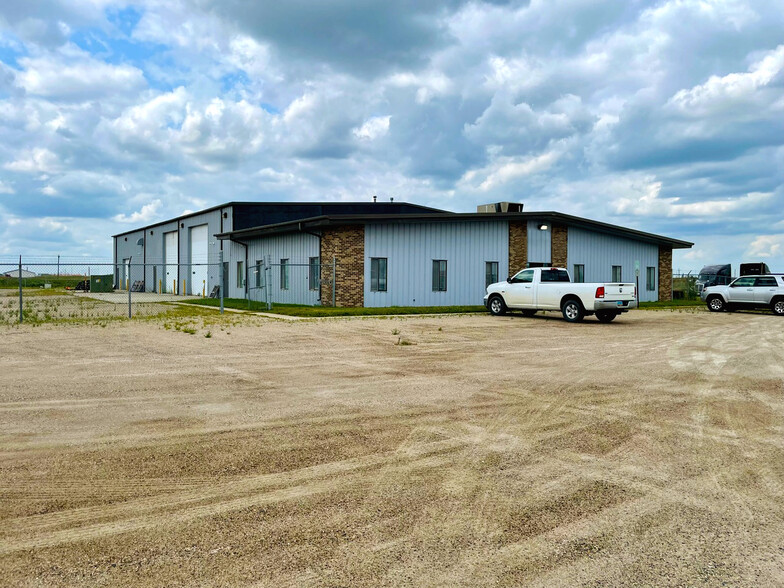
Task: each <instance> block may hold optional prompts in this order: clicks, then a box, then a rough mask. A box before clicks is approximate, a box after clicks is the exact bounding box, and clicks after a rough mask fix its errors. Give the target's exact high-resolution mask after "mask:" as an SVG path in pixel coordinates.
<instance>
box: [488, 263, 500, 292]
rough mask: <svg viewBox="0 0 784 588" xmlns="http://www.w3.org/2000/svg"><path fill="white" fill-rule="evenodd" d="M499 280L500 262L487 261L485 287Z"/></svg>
mask: <svg viewBox="0 0 784 588" xmlns="http://www.w3.org/2000/svg"><path fill="white" fill-rule="evenodd" d="M497 281H498V262H497V261H486V262H485V288H487V287H488V286H489V285H490V284H495V283H496V282H497Z"/></svg>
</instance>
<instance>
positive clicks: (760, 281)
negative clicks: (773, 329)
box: [700, 274, 784, 316]
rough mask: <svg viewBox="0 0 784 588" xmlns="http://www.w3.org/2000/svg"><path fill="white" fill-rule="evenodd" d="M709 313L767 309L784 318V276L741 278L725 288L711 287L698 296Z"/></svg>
mask: <svg viewBox="0 0 784 588" xmlns="http://www.w3.org/2000/svg"><path fill="white" fill-rule="evenodd" d="M700 298H702V299H703V300H704V301H705V302H706V303H707V304H708V310H710V311H711V312H722V311H724V310H738V309H741V308H769V309H771V310H772V311H773V314H776V315H778V316H784V275H780V274H777V275H767V276H743V277H741V278H737V279H736V280H734V281H733V282H730V284H729V285H727V286H711V287H709V288H705V289H704V290H703V291H702V293H701V294H700Z"/></svg>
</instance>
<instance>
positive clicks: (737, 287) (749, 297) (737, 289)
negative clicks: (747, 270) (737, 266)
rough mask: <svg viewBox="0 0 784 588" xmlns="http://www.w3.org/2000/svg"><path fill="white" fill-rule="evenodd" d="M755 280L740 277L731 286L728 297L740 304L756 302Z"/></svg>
mask: <svg viewBox="0 0 784 588" xmlns="http://www.w3.org/2000/svg"><path fill="white" fill-rule="evenodd" d="M754 282H755V278H738V279H737V280H735V281H734V282H732V285H731V286H730V287H729V293H728V295H727V296H728V298H729V299H730V302H738V303H740V304H753V303H754Z"/></svg>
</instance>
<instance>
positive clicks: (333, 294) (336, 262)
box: [332, 255, 338, 306]
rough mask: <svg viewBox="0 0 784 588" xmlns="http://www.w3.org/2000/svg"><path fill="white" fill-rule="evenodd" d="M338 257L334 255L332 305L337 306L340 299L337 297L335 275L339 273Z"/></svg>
mask: <svg viewBox="0 0 784 588" xmlns="http://www.w3.org/2000/svg"><path fill="white" fill-rule="evenodd" d="M337 266H338V258H337V257H335V256H334V255H333V256H332V306H337V305H338V301H337V300H336V299H335V291H336V288H335V276H336V275H337Z"/></svg>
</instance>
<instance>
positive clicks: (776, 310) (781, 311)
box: [770, 298, 784, 316]
mask: <svg viewBox="0 0 784 588" xmlns="http://www.w3.org/2000/svg"><path fill="white" fill-rule="evenodd" d="M770 307H771V309H772V310H773V314H775V315H778V316H784V298H777V299H776V300H774V301H773V304H771V305H770Z"/></svg>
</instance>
